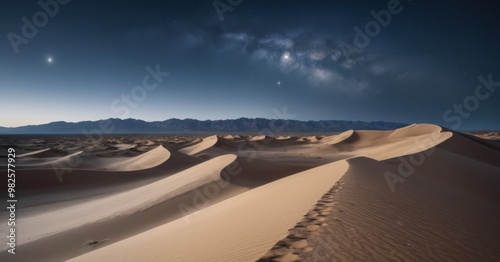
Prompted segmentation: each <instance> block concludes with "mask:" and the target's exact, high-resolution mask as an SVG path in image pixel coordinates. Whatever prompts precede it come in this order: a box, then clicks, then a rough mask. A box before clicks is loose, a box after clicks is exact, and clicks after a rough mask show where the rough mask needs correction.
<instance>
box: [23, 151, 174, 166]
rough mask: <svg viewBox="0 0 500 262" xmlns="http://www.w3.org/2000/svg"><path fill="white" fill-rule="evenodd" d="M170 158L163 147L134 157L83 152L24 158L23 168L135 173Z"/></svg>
mask: <svg viewBox="0 0 500 262" xmlns="http://www.w3.org/2000/svg"><path fill="white" fill-rule="evenodd" d="M169 158H170V151H168V150H167V149H166V148H164V147H163V146H158V147H157V148H155V149H153V150H150V151H149V152H146V153H144V154H141V155H139V156H135V157H116V158H102V157H87V156H83V151H80V152H77V153H74V154H71V155H68V156H64V157H55V158H54V157H50V158H24V159H23V160H22V162H21V163H22V165H20V166H23V167H28V168H40V169H44V168H54V167H60V168H65V167H66V168H73V169H79V170H94V171H98V170H102V171H137V170H143V169H148V168H153V167H156V166H158V165H160V164H162V163H164V162H165V161H167V160H168V159H169Z"/></svg>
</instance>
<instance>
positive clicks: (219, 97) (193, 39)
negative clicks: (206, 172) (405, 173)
mask: <svg viewBox="0 0 500 262" xmlns="http://www.w3.org/2000/svg"><path fill="white" fill-rule="evenodd" d="M65 2H68V1H67V0H59V2H56V0H41V1H40V3H42V5H43V3H47V6H48V7H46V8H43V7H42V6H41V5H40V4H39V3H38V1H34V0H26V1H12V0H11V1H2V2H1V3H0V31H1V37H2V39H3V40H2V41H1V42H0V91H1V104H0V111H1V112H2V113H1V115H0V126H8V127H12V126H20V125H27V124H41V123H48V122H52V121H69V122H75V121H83V120H98V119H106V118H123V119H125V118H137V119H143V120H146V121H153V120H165V119H169V118H174V117H175V118H181V119H182V118H194V119H201V120H204V119H235V118H239V117H250V118H254V117H265V118H277V117H279V118H282V117H286V118H290V119H297V120H363V121H392V122H402V123H423V122H425V123H434V124H439V125H442V126H445V127H449V128H454V129H460V130H467V129H497V130H498V129H500V66H499V63H500V18H499V17H500V16H499V15H498V14H499V13H500V8H499V4H498V3H497V2H498V1H434V0H432V1H431V0H429V1H418V0H413V1H409V0H401V1H396V0H383V1H378V0H377V1H374V0H370V1H368V0H367V1H345V0H335V1H292V0H283V1H256V0H229V1H228V0H220V1H216V2H213V1H212V0H207V1H188V0H187V1H124V0H122V1H83V0H73V1H69V2H68V3H65ZM54 3H57V6H56V5H54ZM63 3H64V4H63ZM44 9H47V10H48V11H44ZM374 14H375V15H374ZM387 14H389V15H390V21H389V19H388V16H387ZM23 17H25V19H23ZM375 17H377V18H375ZM26 22H27V23H26ZM37 24H38V26H37ZM23 27H24V30H23ZM32 29H35V31H33V30H32ZM155 71H156V72H155ZM151 72H152V73H151ZM167 72H168V76H167ZM480 79H481V80H480ZM143 80H146V85H144V83H143ZM159 82H161V83H159ZM146 87H148V88H146ZM285 108H286V110H285ZM276 111H279V112H281V113H280V114H276ZM284 111H286V114H284Z"/></svg>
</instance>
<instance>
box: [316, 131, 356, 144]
mask: <svg viewBox="0 0 500 262" xmlns="http://www.w3.org/2000/svg"><path fill="white" fill-rule="evenodd" d="M352 134H354V130H348V131H345V132H343V133H341V134H338V135H333V136H327V137H324V138H322V139H321V140H320V142H322V143H325V144H328V145H335V144H338V143H340V142H342V141H344V140H346V139H348V138H349V137H351V136H352Z"/></svg>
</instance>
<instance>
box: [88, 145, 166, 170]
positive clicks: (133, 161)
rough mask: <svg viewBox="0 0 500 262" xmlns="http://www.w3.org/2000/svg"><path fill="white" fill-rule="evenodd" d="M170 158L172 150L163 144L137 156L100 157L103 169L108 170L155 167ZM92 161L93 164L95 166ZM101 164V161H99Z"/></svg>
mask: <svg viewBox="0 0 500 262" xmlns="http://www.w3.org/2000/svg"><path fill="white" fill-rule="evenodd" d="M169 158H170V151H168V150H167V149H166V148H164V147H163V146H158V147H157V148H155V149H153V150H151V151H149V152H146V153H144V154H141V155H139V156H136V157H127V158H121V159H119V160H117V159H113V160H112V161H109V159H102V158H101V159H100V160H101V161H99V162H101V163H100V164H101V165H100V166H101V168H100V169H102V170H107V171H137V170H142V169H148V168H153V167H155V166H158V165H160V164H161V163H163V162H165V161H167V160H168V159H169ZM95 165H96V164H95V163H92V166H95ZM97 165H98V166H99V163H97Z"/></svg>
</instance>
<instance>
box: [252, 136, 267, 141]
mask: <svg viewBox="0 0 500 262" xmlns="http://www.w3.org/2000/svg"><path fill="white" fill-rule="evenodd" d="M264 139H266V136H265V135H260V136H251V137H249V138H248V139H247V141H260V140H264Z"/></svg>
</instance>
